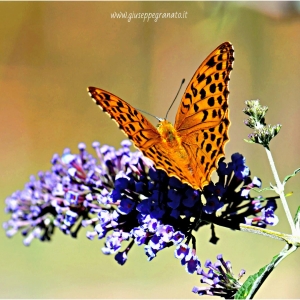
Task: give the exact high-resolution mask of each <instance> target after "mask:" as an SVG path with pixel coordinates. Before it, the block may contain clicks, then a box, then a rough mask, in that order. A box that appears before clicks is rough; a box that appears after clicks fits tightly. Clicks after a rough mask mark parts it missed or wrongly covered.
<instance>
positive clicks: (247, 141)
mask: <svg viewBox="0 0 300 300" xmlns="http://www.w3.org/2000/svg"><path fill="white" fill-rule="evenodd" d="M244 141H245V142H246V143H249V144H255V142H253V141H251V140H247V139H244Z"/></svg>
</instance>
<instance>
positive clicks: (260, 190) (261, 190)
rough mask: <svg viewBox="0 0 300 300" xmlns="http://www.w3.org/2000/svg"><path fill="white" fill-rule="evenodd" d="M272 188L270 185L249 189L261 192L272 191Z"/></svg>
mask: <svg viewBox="0 0 300 300" xmlns="http://www.w3.org/2000/svg"><path fill="white" fill-rule="evenodd" d="M273 190H274V189H273V188H272V187H266V188H263V189H256V188H252V189H251V191H254V192H257V193H261V192H264V191H273Z"/></svg>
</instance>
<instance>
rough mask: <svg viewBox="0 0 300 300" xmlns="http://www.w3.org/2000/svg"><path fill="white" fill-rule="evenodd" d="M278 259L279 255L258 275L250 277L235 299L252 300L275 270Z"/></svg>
mask: <svg viewBox="0 0 300 300" xmlns="http://www.w3.org/2000/svg"><path fill="white" fill-rule="evenodd" d="M278 257H279V255H276V256H274V257H273V259H272V261H271V263H269V264H268V265H266V266H264V267H262V268H261V269H260V270H259V271H258V272H257V273H255V274H253V275H250V276H249V277H248V278H247V280H246V281H245V282H244V284H243V285H242V286H241V287H240V289H239V290H238V292H237V293H236V294H235V295H234V299H252V298H253V296H254V295H255V294H256V292H257V291H258V289H259V288H260V286H261V285H262V284H263V282H264V281H265V279H266V278H267V277H268V276H269V275H270V273H271V272H272V271H273V269H274V268H275V262H276V261H277V259H278Z"/></svg>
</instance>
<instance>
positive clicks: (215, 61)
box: [174, 42, 234, 136]
mask: <svg viewBox="0 0 300 300" xmlns="http://www.w3.org/2000/svg"><path fill="white" fill-rule="evenodd" d="M233 60H234V57H233V47H232V45H231V44H230V43H229V42H225V43H223V44H221V45H220V46H219V47H217V48H216V49H215V50H214V51H213V52H212V53H211V54H210V55H209V56H208V57H207V58H206V59H205V60H204V61H203V63H202V64H201V65H200V67H199V68H198V70H197V71H196V73H195V74H194V76H193V77H192V79H191V81H190V83H189V84H188V86H187V88H186V90H185V93H184V95H183V97H182V100H181V103H180V105H179V108H178V111H177V114H176V119H175V125H174V126H175V128H176V130H178V132H179V133H180V135H181V136H184V135H185V134H189V133H191V131H197V130H201V129H205V128H210V127H213V126H216V125H217V124H219V123H220V122H221V120H222V119H223V118H224V116H225V112H226V110H227V108H228V103H227V98H228V94H229V91H228V82H229V79H230V77H229V75H230V72H231V70H232V64H233Z"/></svg>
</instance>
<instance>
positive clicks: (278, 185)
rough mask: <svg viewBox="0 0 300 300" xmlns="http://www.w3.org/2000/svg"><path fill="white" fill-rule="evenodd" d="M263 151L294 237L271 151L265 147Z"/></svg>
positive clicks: (294, 229) (292, 226)
mask: <svg viewBox="0 0 300 300" xmlns="http://www.w3.org/2000/svg"><path fill="white" fill-rule="evenodd" d="M265 149H266V152H267V156H268V159H269V163H270V166H271V169H272V172H273V175H274V178H275V182H276V187H274V190H275V192H276V193H277V194H278V195H279V197H280V199H281V203H282V206H283V209H284V211H285V214H286V217H287V219H288V222H289V224H290V227H291V230H292V234H293V235H296V234H297V232H296V228H295V224H294V220H293V217H292V215H291V212H290V209H289V206H288V204H287V201H286V199H285V196H284V187H283V184H282V183H281V181H280V179H279V176H278V173H277V170H276V167H275V163H274V160H273V157H272V154H271V151H270V150H269V149H268V148H266V147H265Z"/></svg>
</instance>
